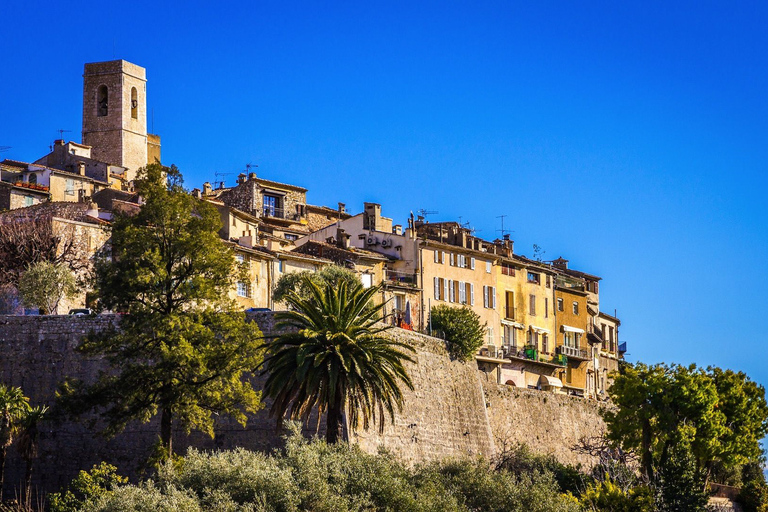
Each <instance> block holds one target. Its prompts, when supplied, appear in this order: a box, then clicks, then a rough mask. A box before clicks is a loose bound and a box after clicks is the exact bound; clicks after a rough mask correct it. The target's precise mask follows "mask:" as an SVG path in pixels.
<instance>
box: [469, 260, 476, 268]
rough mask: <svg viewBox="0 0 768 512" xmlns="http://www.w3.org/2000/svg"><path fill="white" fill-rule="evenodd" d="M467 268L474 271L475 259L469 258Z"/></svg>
mask: <svg viewBox="0 0 768 512" xmlns="http://www.w3.org/2000/svg"><path fill="white" fill-rule="evenodd" d="M469 268H470V269H472V270H475V258H469Z"/></svg>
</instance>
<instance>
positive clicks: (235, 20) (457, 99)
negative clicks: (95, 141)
mask: <svg viewBox="0 0 768 512" xmlns="http://www.w3.org/2000/svg"><path fill="white" fill-rule="evenodd" d="M34 4H35V5H34V6H32V3H30V2H21V1H17V0H10V1H8V2H6V3H5V4H4V7H3V21H4V23H3V31H2V33H1V34H0V38H2V46H1V48H2V51H0V63H1V64H2V67H1V68H0V69H2V78H1V79H0V98H2V100H0V146H11V149H9V150H7V151H5V152H3V153H2V154H1V155H0V156H2V157H6V158H15V159H19V160H26V161H31V160H34V159H36V158H38V157H39V156H41V155H43V154H45V153H46V152H47V148H48V145H49V144H50V143H51V142H52V141H53V139H55V138H58V132H57V130H58V129H65V130H71V133H65V137H66V138H68V139H72V140H75V141H79V140H80V133H79V132H80V128H81V124H80V123H81V109H82V100H81V95H82V78H81V76H82V66H83V63H85V62H94V61H101V60H111V59H115V58H123V59H126V60H129V61H131V62H134V63H136V64H139V65H141V66H144V67H145V68H147V74H148V79H149V82H148V97H149V108H150V110H151V111H152V112H153V115H152V117H153V118H154V121H153V123H154V131H155V132H156V133H158V134H160V135H161V136H162V141H163V161H164V163H167V164H170V163H175V164H177V165H178V166H179V167H180V168H181V170H182V171H183V172H184V173H185V176H186V181H187V185H188V186H190V187H192V186H200V184H201V183H202V182H203V181H206V180H211V181H212V180H213V179H214V173H215V172H230V173H235V174H236V173H238V172H241V171H242V170H244V169H245V165H246V164H247V163H253V164H257V165H258V166H259V167H258V169H257V172H258V174H259V175H260V176H262V177H265V178H268V179H273V180H277V181H283V182H290V183H295V184H299V185H302V186H305V187H307V188H308V189H309V191H310V192H309V201H310V202H311V203H313V204H327V205H330V206H335V205H336V202H337V201H343V202H345V203H347V205H348V208H349V209H351V210H352V211H354V212H358V211H360V210H361V209H362V203H363V201H376V202H380V203H382V205H383V209H384V213H385V215H388V216H392V217H394V218H395V219H396V220H398V221H401V222H404V221H405V219H406V217H407V215H408V213H409V211H411V210H413V211H416V210H418V209H420V208H425V209H428V210H436V211H438V212H439V215H433V216H430V218H431V219H433V220H438V219H441V220H459V218H461V220H462V222H466V221H469V222H470V223H471V226H472V227H474V228H476V229H477V230H478V232H477V235H478V236H481V237H483V238H489V239H492V238H495V237H497V236H498V235H499V233H498V231H497V230H498V229H499V228H500V227H501V226H500V220H499V219H498V218H497V216H499V215H507V217H506V219H505V227H506V228H508V229H511V230H512V238H513V239H514V240H515V248H516V251H517V252H518V253H520V254H525V255H528V256H531V255H532V246H533V244H538V245H540V246H542V247H543V249H544V250H545V251H546V253H545V254H544V258H545V259H554V258H557V257H558V256H563V257H565V258H568V259H570V260H571V265H572V267H574V268H578V269H580V270H583V271H586V272H590V273H595V274H598V275H600V276H602V277H603V278H604V279H603V283H602V288H601V306H602V309H603V310H605V311H609V312H612V311H613V310H614V308H616V309H617V310H618V315H619V316H620V318H621V319H622V328H621V337H622V338H623V340H625V341H627V342H628V343H629V353H630V355H629V359H630V360H633V361H634V360H642V361H645V362H649V363H652V362H659V361H666V362H679V363H691V362H695V363H698V364H700V365H709V364H715V365H719V366H723V367H729V368H733V369H737V370H743V371H745V372H747V373H748V374H749V375H750V376H751V377H752V378H753V379H755V380H757V381H758V382H760V383H762V384H768V355H767V354H766V348H765V341H764V336H765V334H764V333H763V327H764V326H763V321H764V320H765V319H766V318H768V315H766V314H765V310H766V308H768V305H767V304H766V300H765V293H766V290H768V270H766V250H767V249H768V201H766V198H765V193H766V185H768V178H767V177H766V176H767V174H766V170H767V169H766V167H768V163H767V162H768V141H767V140H766V139H767V138H768V137H767V136H768V124H767V120H768V95H766V91H768V66H766V61H768V59H767V57H768V31H766V30H765V27H766V26H768V7H767V6H766V4H765V3H764V2H763V3H761V2H738V3H734V2H720V3H714V2H696V3H693V2H690V3H685V2H675V3H674V4H671V3H670V2H635V3H634V4H632V5H626V4H628V3H626V2H590V3H589V4H588V5H577V3H574V2H546V1H544V2H525V3H523V2H520V3H513V2H499V3H487V2H471V5H469V4H470V3H468V2H456V3H446V2H435V3H421V2H419V3H414V2H401V3H397V2H386V3H382V2H347V3H316V2H315V3H291V2H244V3H236V2H227V3H225V2H219V3H216V2H188V3H186V4H185V6H184V8H182V9H178V8H174V7H171V6H166V5H162V3H161V2H154V3H148V2H131V3H125V2H121V3H119V4H116V5H110V4H109V3H108V2H99V3H83V2H68V3H64V2H55V3H46V2H35V3H34ZM321 4H322V5H321ZM734 4H735V5H734ZM235 174H232V175H230V176H226V179H228V180H229V181H230V182H231V181H232V180H233V179H234V176H235Z"/></svg>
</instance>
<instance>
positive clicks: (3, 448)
mask: <svg viewBox="0 0 768 512" xmlns="http://www.w3.org/2000/svg"><path fill="white" fill-rule="evenodd" d="M28 410H29V399H28V398H27V397H25V396H24V391H22V389H21V388H17V387H12V386H6V385H5V384H0V503H2V501H3V484H4V483H5V456H6V455H7V453H8V447H9V446H11V444H12V443H13V438H14V437H15V435H16V432H17V430H18V421H19V419H20V418H22V417H23V416H24V414H26V412H27V411H28Z"/></svg>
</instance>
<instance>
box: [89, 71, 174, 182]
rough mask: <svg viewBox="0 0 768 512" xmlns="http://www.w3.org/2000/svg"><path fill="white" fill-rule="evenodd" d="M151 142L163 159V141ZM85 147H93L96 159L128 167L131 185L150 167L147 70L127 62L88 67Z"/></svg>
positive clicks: (155, 139)
mask: <svg viewBox="0 0 768 512" xmlns="http://www.w3.org/2000/svg"><path fill="white" fill-rule="evenodd" d="M150 138H151V139H152V140H150V143H151V144H152V146H153V147H155V146H156V147H157V151H156V152H157V156H159V138H157V137H152V136H150ZM83 144H85V145H87V146H91V148H92V149H91V156H92V157H93V158H94V159H96V160H100V161H102V162H106V163H110V164H116V165H120V166H123V167H126V168H127V169H128V170H127V176H126V178H127V180H128V181H132V180H133V179H134V177H135V176H136V171H138V170H139V168H140V167H144V166H145V165H147V79H146V70H145V69H144V68H142V67H140V66H137V65H135V64H131V63H130V62H126V61H124V60H113V61H108V62H94V63H91V64H86V65H85V72H84V74H83ZM150 151H152V149H150ZM152 152H153V153H154V151H152ZM153 162H154V159H153Z"/></svg>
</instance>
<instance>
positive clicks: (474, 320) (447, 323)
mask: <svg viewBox="0 0 768 512" xmlns="http://www.w3.org/2000/svg"><path fill="white" fill-rule="evenodd" d="M430 322H431V325H432V332H433V333H434V334H435V335H437V336H442V337H443V338H444V339H445V341H446V343H447V344H448V351H449V352H450V353H451V356H452V357H454V358H456V359H461V360H462V361H469V360H470V359H472V357H473V356H474V355H475V353H477V349H479V348H480V346H481V345H482V344H483V338H484V337H485V328H486V324H482V325H481V324H480V316H479V315H478V314H477V313H475V312H474V311H472V309H470V308H468V307H466V306H464V307H451V306H446V305H444V304H441V305H439V306H435V307H433V308H432V311H431V312H430Z"/></svg>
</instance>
